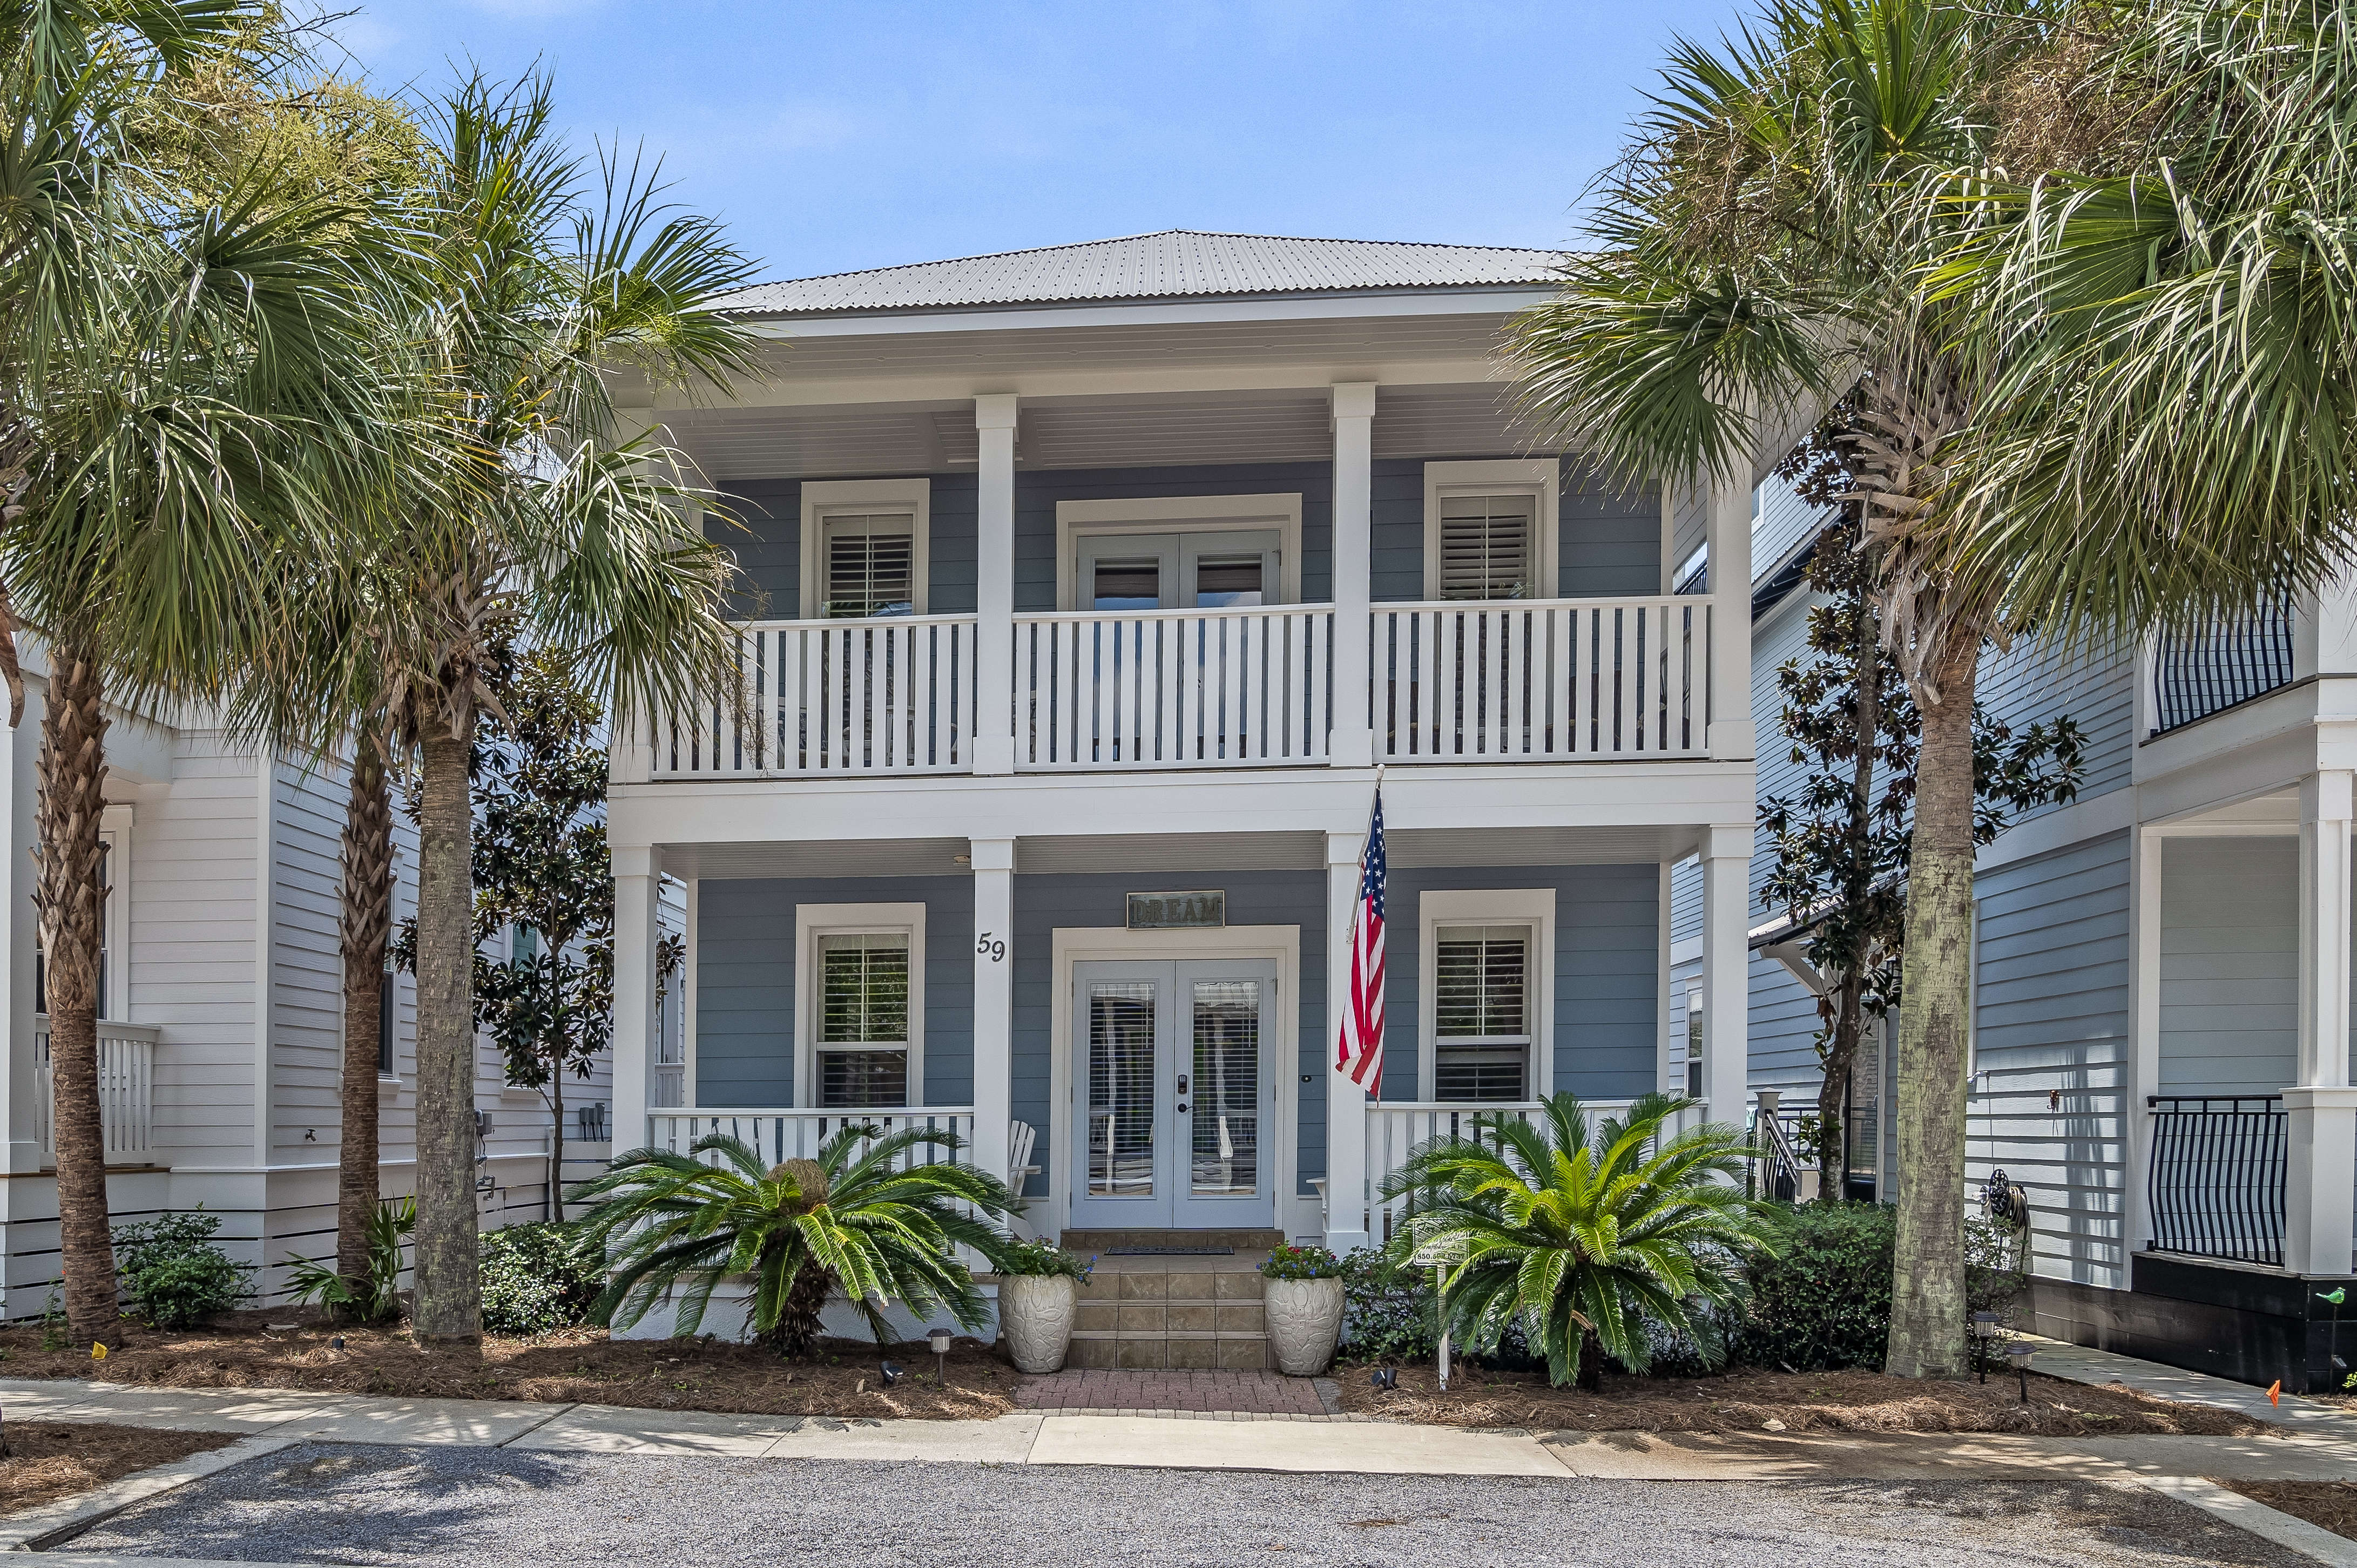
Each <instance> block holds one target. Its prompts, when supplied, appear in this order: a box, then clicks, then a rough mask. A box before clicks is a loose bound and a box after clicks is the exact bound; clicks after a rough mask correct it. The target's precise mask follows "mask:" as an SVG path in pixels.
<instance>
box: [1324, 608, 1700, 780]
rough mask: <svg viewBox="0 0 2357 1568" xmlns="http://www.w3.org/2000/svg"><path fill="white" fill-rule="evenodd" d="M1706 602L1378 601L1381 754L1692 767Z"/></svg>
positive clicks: (1374, 665) (1409, 758) (1401, 758)
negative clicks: (1630, 760)
mask: <svg viewBox="0 0 2357 1568" xmlns="http://www.w3.org/2000/svg"><path fill="white" fill-rule="evenodd" d="M1710 611H1711V607H1710V602H1709V601H1708V600H1706V599H1697V598H1663V599H1553V600H1534V601H1532V602H1530V603H1524V604H1479V605H1475V604H1421V605H1379V606H1377V607H1376V608H1375V627H1374V637H1375V644H1374V651H1373V658H1372V662H1371V664H1370V666H1369V668H1370V669H1371V670H1372V671H1373V679H1374V682H1375V691H1374V708H1375V712H1374V727H1375V747H1376V754H1377V755H1378V756H1379V757H1382V758H1383V760H1385V761H1387V762H1550V761H1562V760H1566V759H1572V758H1585V757H1600V758H1609V757H1696V756H1701V755H1703V753H1704V752H1705V751H1706V749H1707V740H1706V732H1707V728H1708V719H1709V714H1708V694H1709V682H1710Z"/></svg>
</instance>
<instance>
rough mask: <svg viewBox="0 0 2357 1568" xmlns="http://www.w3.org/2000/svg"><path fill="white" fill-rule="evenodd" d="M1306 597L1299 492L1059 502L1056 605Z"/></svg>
mask: <svg viewBox="0 0 2357 1568" xmlns="http://www.w3.org/2000/svg"><path fill="white" fill-rule="evenodd" d="M1300 602H1301V498H1300V497H1299V496H1298V495H1261V496H1151V497H1120V498H1114V499H1103V500H1062V501H1058V502H1057V503H1056V605H1057V607H1058V608H1060V609H1067V610H1096V611H1117V610H1197V609H1200V610H1227V609H1248V608H1251V607H1255V606H1260V605H1290V604H1298V603H1300Z"/></svg>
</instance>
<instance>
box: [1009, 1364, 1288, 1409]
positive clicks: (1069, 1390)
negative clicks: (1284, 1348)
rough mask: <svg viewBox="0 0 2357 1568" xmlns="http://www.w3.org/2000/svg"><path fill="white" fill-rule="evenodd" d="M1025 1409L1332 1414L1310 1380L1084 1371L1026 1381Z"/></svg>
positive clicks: (1019, 1391) (1021, 1385)
mask: <svg viewBox="0 0 2357 1568" xmlns="http://www.w3.org/2000/svg"><path fill="white" fill-rule="evenodd" d="M1015 1402H1016V1403H1017V1404H1018V1405H1020V1406H1022V1407H1023V1408H1024V1409H1025V1410H1044V1411H1062V1412H1074V1411H1091V1412H1104V1411H1118V1412H1122V1413H1123V1414H1125V1415H1143V1414H1155V1413H1158V1412H1171V1413H1174V1414H1187V1415H1206V1414H1213V1413H1233V1414H1238V1415H1279V1416H1286V1415H1289V1416H1309V1415H1318V1416H1322V1415H1325V1414H1327V1413H1328V1412H1327V1409H1326V1405H1325V1403H1324V1402H1323V1401H1321V1400H1320V1399H1319V1398H1318V1389H1317V1386H1316V1384H1314V1383H1313V1382H1312V1381H1311V1380H1309V1379H1308V1378H1288V1377H1286V1376H1284V1375H1283V1374H1281V1373H1277V1372H1177V1371H1117V1370H1112V1369H1102V1370H1101V1369H1085V1370H1083V1369H1073V1370H1069V1371H1062V1372H1054V1373H1050V1374H1049V1375H1048V1376H1046V1377H1037V1378H1025V1379H1024V1380H1021V1381H1020V1382H1018V1383H1017V1384H1016V1385H1015Z"/></svg>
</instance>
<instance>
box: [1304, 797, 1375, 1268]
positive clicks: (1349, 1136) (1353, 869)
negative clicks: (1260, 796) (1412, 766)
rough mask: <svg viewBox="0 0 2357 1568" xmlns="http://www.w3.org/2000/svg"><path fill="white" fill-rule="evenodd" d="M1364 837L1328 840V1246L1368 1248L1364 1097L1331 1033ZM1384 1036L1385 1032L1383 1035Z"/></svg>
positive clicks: (1342, 993)
mask: <svg viewBox="0 0 2357 1568" xmlns="http://www.w3.org/2000/svg"><path fill="white" fill-rule="evenodd" d="M1366 838H1367V835H1366V834H1364V833H1355V832H1353V833H1328V834H1327V835H1326V1015H1325V1022H1324V1030H1325V1038H1324V1039H1323V1040H1322V1041H1321V1042H1320V1043H1319V1051H1320V1054H1321V1056H1322V1057H1323V1058H1324V1060H1325V1063H1326V1069H1325V1074H1324V1076H1325V1079H1326V1245H1327V1246H1328V1247H1329V1248H1331V1249H1333V1250H1334V1251H1337V1252H1347V1251H1350V1250H1351V1248H1353V1247H1363V1246H1365V1245H1367V1208H1368V1197H1369V1195H1368V1192H1367V1091H1366V1090H1362V1089H1361V1088H1360V1087H1359V1086H1358V1085H1357V1084H1355V1083H1353V1082H1351V1080H1350V1079H1347V1078H1345V1077H1344V1076H1342V1074H1340V1073H1339V1072H1337V1071H1335V1070H1334V1044H1335V1031H1336V1029H1337V1027H1338V1026H1340V1022H1341V1017H1342V1007H1343V1004H1344V999H1345V998H1346V997H1347V996H1348V995H1349V993H1350V988H1351V915H1352V914H1353V912H1355V910H1356V909H1357V908H1358V902H1359V852H1360V850H1361V847H1362V846H1364V844H1365V843H1366ZM1386 1033H1388V1031H1386Z"/></svg>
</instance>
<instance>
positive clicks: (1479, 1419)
mask: <svg viewBox="0 0 2357 1568" xmlns="http://www.w3.org/2000/svg"><path fill="white" fill-rule="evenodd" d="M1368 1370H1369V1369H1367V1368H1365V1367H1340V1368H1337V1369H1335V1372H1334V1378H1335V1380H1336V1381H1337V1382H1338V1383H1340V1386H1341V1391H1342V1404H1343V1408H1345V1409H1346V1410H1349V1411H1351V1412H1366V1413H1368V1414H1372V1415H1383V1416H1389V1417H1391V1418H1392V1419H1394V1420H1395V1421H1411V1422H1422V1423H1428V1424H1431V1425H1437V1426H1517V1427H1523V1428H1527V1429H1533V1430H1538V1431H1569V1432H1717V1433H1733V1432H1749V1433H1756V1432H2011V1433H2021V1434H2028V1435H2032V1436H2038V1437H2107V1436H2117V1435H2123V1434H2137V1435H2143V1434H2183V1435H2199V1436H2207V1437H2250V1436H2255V1435H2258V1434H2262V1433H2266V1432H2268V1431H2270V1430H2273V1429H2272V1428H2271V1427H2269V1426H2268V1425H2267V1423H2264V1422H2258V1421H2253V1420H2252V1419H2251V1418H2250V1417H2248V1416H2245V1415H2243V1414H2241V1413H2240V1412H2234V1411H2227V1410H2220V1409H2218V1408H2216V1407H2215V1406H2212V1405H2205V1404H2186V1403H2179V1402H2174V1401H2169V1400H2160V1399H2155V1398H2153V1397H2152V1396H2150V1395H2148V1394H2143V1393H2138V1392H2136V1391H2134V1390H2131V1389H2127V1388H2123V1387H2121V1386H2119V1385H2117V1384H2114V1385H2113V1386H2111V1387H2109V1388H2093V1387H2090V1386H2089V1385H2087V1384H2084V1383H2072V1382H2064V1381H2063V1380H2061V1379H2059V1378H2047V1377H2040V1376H2039V1375H2038V1374H2037V1373H2034V1372H2033V1373H2031V1374H2030V1378H2029V1403H2028V1404H2026V1405H2025V1404H2023V1403H2022V1402H2021V1390H2020V1385H2019V1383H2018V1382H2017V1381H2016V1380H2015V1379H2014V1378H2013V1377H2011V1376H2010V1375H2007V1376H2005V1377H1999V1376H1997V1375H1996V1374H1995V1373H1991V1374H1990V1376H1989V1380H1988V1381H1987V1382H1986V1383H1985V1384H1984V1383H1972V1382H1966V1383H1945V1382H1942V1383H1927V1382H1917V1381H1914V1380H1908V1379H1902V1378H1886V1377H1884V1376H1883V1375H1882V1374H1881V1373H1879V1372H1868V1371H1845V1372H1800V1373H1792V1372H1763V1371H1758V1370H1754V1369H1749V1368H1745V1369H1737V1370H1735V1371H1731V1372H1729V1373H1727V1375H1726V1376H1724V1377H1717V1378H1630V1377H1621V1376H1617V1375H1614V1374H1611V1373H1607V1374H1606V1375H1605V1378H1604V1391H1603V1392H1602V1393H1601V1394H1600V1395H1598V1394H1589V1393H1583V1392H1581V1391H1579V1390H1577V1389H1576V1388H1570V1389H1557V1388H1552V1387H1550V1386H1549V1385H1548V1383H1547V1380H1546V1378H1545V1375H1544V1373H1525V1372H1508V1371H1493V1370H1491V1369H1487V1368H1480V1369H1476V1368H1472V1367H1468V1366H1464V1365H1461V1364H1460V1365H1459V1366H1458V1367H1457V1368H1456V1369H1454V1371H1453V1373H1452V1375H1451V1377H1450V1379H1449V1382H1450V1384H1451V1387H1450V1388H1449V1391H1448V1392H1447V1393H1445V1394H1444V1393H1442V1392H1441V1391H1440V1387H1439V1379H1438V1377H1437V1374H1436V1373H1435V1371H1434V1370H1433V1369H1432V1368H1430V1367H1413V1368H1411V1367H1401V1368H1400V1369H1398V1370H1399V1388H1398V1390H1397V1391H1395V1392H1394V1391H1385V1390H1382V1389H1377V1388H1373V1387H1372V1386H1370V1384H1369V1382H1368V1380H1367V1373H1368Z"/></svg>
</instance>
